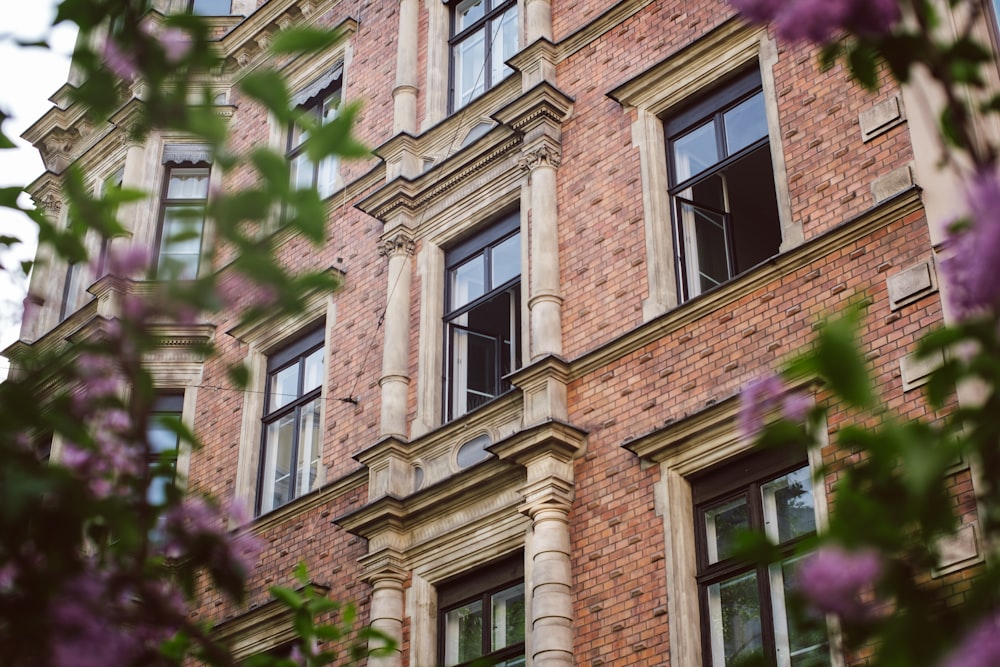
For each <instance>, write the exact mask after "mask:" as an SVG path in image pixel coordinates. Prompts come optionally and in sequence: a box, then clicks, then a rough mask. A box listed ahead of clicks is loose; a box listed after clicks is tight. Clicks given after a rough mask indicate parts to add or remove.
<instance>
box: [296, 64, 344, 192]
mask: <svg viewBox="0 0 1000 667" xmlns="http://www.w3.org/2000/svg"><path fill="white" fill-rule="evenodd" d="M343 93H344V91H343V75H341V76H338V77H336V78H335V79H334V80H333V81H331V82H330V83H329V84H328V85H326V86H325V87H323V88H322V89H321V90H319V91H317V92H316V94H314V95H312V96H310V97H309V98H308V99H307V100H305V101H303V102H302V103H301V104H300V105H298V107H297V109H298V111H299V112H300V113H301V114H303V115H308V116H311V117H312V119H313V120H314V121H315V122H317V123H319V124H322V123H323V108H324V107H325V106H326V103H327V101H328V100H329V99H330V98H332V97H334V96H336V98H337V101H336V104H335V106H334V108H335V109H339V108H340V107H341V106H342V105H343V103H344V98H343ZM286 134H287V136H286V139H285V159H286V160H287V161H288V164H289V166H291V165H292V163H293V162H294V161H295V160H297V159H299V158H300V157H302V156H303V155H304V154H305V152H306V150H305V143H306V141H308V139H300V140H299V141H298V143H295V144H294V145H293V142H294V141H295V138H296V136H298V137H301V135H302V132H301V130H300V128H299V127H298V124H297V123H296V122H295V121H294V120H293V121H291V122H290V123H289V125H288V128H287V133H286ZM307 159H308V158H307ZM327 162H330V163H332V165H333V166H332V167H331V168H332V169H333V171H334V174H333V182H332V183H331V184H330V191H329V192H324V191H321V190H320V189H319V186H320V182H319V175H320V169H321V168H323V166H324V163H327ZM309 163H310V164H311V165H312V178H311V179H310V180H311V185H312V187H314V188H316V189H317V192H319V196H320V198H321V199H326V198H327V197H329V196H330V195H332V194H333V193H334V192H335V191H336V186H337V184H338V182H339V175H338V173H337V172H338V171H339V169H340V161H339V160H338V159H337V157H336V156H335V155H328V156H327V157H325V158H323V159H322V160H320V161H319V162H313V161H312V160H311V159H309ZM293 185H294V184H293Z"/></svg>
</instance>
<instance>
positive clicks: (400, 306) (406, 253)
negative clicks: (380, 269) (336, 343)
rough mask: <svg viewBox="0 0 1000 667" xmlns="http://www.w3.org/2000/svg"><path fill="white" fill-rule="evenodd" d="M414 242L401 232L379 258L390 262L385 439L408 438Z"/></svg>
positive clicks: (384, 364)
mask: <svg viewBox="0 0 1000 667" xmlns="http://www.w3.org/2000/svg"><path fill="white" fill-rule="evenodd" d="M413 249H414V243H413V239H411V238H410V237H409V235H408V234H405V233H403V232H397V233H396V234H395V235H393V236H392V237H390V238H388V239H384V240H383V241H382V244H381V246H380V247H379V254H380V255H382V256H383V257H388V258H389V267H388V281H387V282H388V292H387V294H388V296H387V298H386V309H385V344H384V349H383V352H382V376H381V377H380V378H379V387H380V388H381V390H382V413H381V424H380V427H379V433H380V435H381V436H383V437H384V436H389V435H392V436H396V437H399V438H402V439H405V438H406V395H407V390H408V388H409V386H410V376H409V374H408V363H409V358H410V274H411V271H412V263H413V259H412V258H413Z"/></svg>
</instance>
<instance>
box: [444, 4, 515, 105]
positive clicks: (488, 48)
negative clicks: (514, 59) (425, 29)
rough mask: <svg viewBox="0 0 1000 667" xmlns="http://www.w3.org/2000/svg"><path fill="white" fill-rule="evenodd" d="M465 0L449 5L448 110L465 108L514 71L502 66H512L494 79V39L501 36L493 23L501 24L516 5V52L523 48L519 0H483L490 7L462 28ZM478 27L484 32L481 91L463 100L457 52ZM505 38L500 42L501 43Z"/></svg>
mask: <svg viewBox="0 0 1000 667" xmlns="http://www.w3.org/2000/svg"><path fill="white" fill-rule="evenodd" d="M463 1H464V0H450V1H449V2H447V5H448V113H455V112H456V111H458V110H460V109H462V108H463V107H465V106H467V105H468V104H470V103H471V102H472V101H473V100H475V99H476V98H478V97H481V96H482V95H484V94H485V93H486V92H487V91H488V90H490V89H491V88H493V87H495V86H496V85H497V84H499V83H500V82H501V81H503V80H504V79H505V78H507V77H508V76H510V75H511V74H513V70H511V69H510V68H509V67H507V66H506V65H504V66H503V69H504V70H510V71H506V72H504V73H503V74H502V75H501V76H500V77H499V79H497V80H496V81H493V68H492V65H491V63H492V60H493V47H494V40H495V39H496V38H497V37H499V34H500V32H499V29H498V30H497V33H496V34H493V33H492V31H491V30H490V27H491V26H492V24H493V23H494V21H496V22H497V23H498V26H499V25H500V22H499V19H501V18H502V17H503V15H504V14H505V13H506V12H507V11H509V10H511V9H513V10H514V17H513V22H514V26H515V33H516V35H515V38H516V39H517V45H516V47H515V53H516V52H517V51H518V50H519V49H520V45H521V35H520V21H519V20H518V19H519V13H520V11H519V7H518V0H481V2H482V3H484V4H485V5H487V6H488V7H489V9H484V11H483V16H482V17H480V18H479V19H477V20H476V21H475V22H473V23H472V24H471V25H469V26H467V27H465V28H463V29H462V30H457V27H458V8H459V6H461V5H462V3H463ZM479 31H482V33H483V61H482V63H481V65H480V67H481V68H482V82H483V85H482V91H481V92H479V93H477V94H472V95H471V96H470V97H469V99H468V100H465V101H464V102H463V101H461V100H460V99H459V96H458V81H457V80H456V77H457V75H458V72H456V67H455V61H456V58H455V53H456V48H457V47H458V46H459V45H460V44H462V43H463V42H466V41H468V40H469V39H474V37H475V34H476V33H477V32H479ZM502 43H503V42H502V40H501V41H500V44H501V46H502Z"/></svg>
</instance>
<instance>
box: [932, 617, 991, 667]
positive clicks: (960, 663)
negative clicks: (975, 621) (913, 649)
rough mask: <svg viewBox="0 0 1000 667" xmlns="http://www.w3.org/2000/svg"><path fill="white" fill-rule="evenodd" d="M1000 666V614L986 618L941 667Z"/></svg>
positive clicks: (963, 639)
mask: <svg viewBox="0 0 1000 667" xmlns="http://www.w3.org/2000/svg"><path fill="white" fill-rule="evenodd" d="M998 664H1000V614H996V613H994V614H993V615H991V616H988V617H986V618H984V619H983V620H982V621H981V622H980V623H979V625H977V626H976V627H975V628H973V630H972V631H971V632H968V633H967V634H966V635H965V637H963V638H962V642H961V643H960V644H959V645H958V647H956V648H955V650H953V651H952V652H951V653H949V654H948V656H947V657H946V658H945V660H944V662H942V663H941V667H994V666H995V665H998Z"/></svg>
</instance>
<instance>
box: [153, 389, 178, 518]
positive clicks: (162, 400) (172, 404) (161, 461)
mask: <svg viewBox="0 0 1000 667" xmlns="http://www.w3.org/2000/svg"><path fill="white" fill-rule="evenodd" d="M158 416H160V417H158ZM162 416H169V417H170V418H173V419H176V422H177V426H178V428H179V427H181V426H182V425H183V424H184V390H182V389H163V390H157V392H156V394H155V396H154V397H153V403H152V405H151V406H150V409H149V413H148V414H147V420H148V421H147V424H146V440H147V442H148V443H149V447H150V449H149V452H148V460H147V463H148V465H149V466H150V468H155V467H158V466H161V465H168V464H169V465H172V467H173V476H172V477H171V478H170V479H169V480H167V479H166V477H151V478H150V485H149V486H148V487H147V490H146V494H147V495H146V499H147V500H149V501H152V497H151V494H152V490H153V484H154V483H155V482H156V480H158V479H163V480H164V482H163V485H164V489H166V487H167V486H168V485H169V484H173V485H174V486H176V485H177V467H178V462H179V460H180V454H181V444H182V443H181V437H180V433H179V432H176V431H175V432H173V440H174V447H173V450H172V451H173V454H172V455H170V454H168V455H167V456H166V457H164V454H165V453H167V452H170V451H171V449H169V448H167V449H161V450H157V449H154V442H153V437H152V436H151V432H152V429H153V425H154V422H155V421H157V419H158V418H159V419H162V418H163V417H162Z"/></svg>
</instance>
